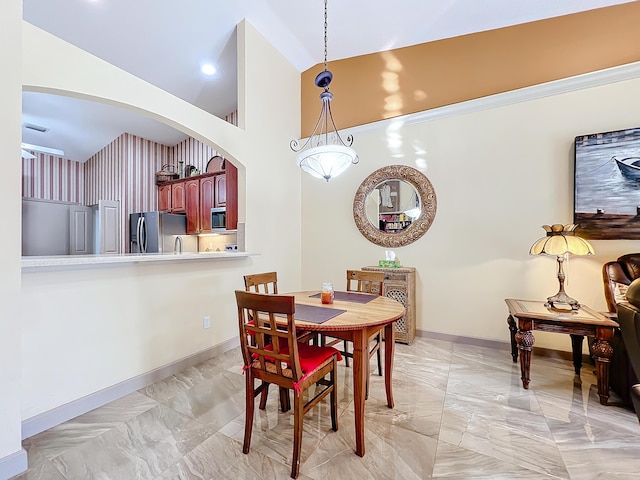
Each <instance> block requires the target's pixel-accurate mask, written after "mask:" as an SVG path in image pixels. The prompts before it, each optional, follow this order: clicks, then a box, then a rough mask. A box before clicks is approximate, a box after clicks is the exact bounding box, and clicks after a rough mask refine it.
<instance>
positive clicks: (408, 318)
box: [362, 266, 416, 345]
mask: <svg viewBox="0 0 640 480" xmlns="http://www.w3.org/2000/svg"><path fill="white" fill-rule="evenodd" d="M362 270H368V271H372V272H384V286H383V289H382V290H383V292H382V294H383V295H384V296H385V297H389V298H393V299H394V300H397V301H398V302H400V303H402V304H403V305H404V307H405V308H406V309H407V312H406V313H405V315H404V317H402V318H401V319H400V320H398V321H397V322H396V342H401V343H406V344H407V345H411V342H413V339H414V338H415V337H416V269H415V268H413V267H398V268H384V267H373V266H371V267H362Z"/></svg>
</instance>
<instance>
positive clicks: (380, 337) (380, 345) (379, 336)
mask: <svg viewBox="0 0 640 480" xmlns="http://www.w3.org/2000/svg"><path fill="white" fill-rule="evenodd" d="M376 342H378V350H377V351H376V354H377V356H378V376H380V377H381V376H382V356H381V355H380V349H381V348H382V335H381V334H380V333H378V336H377V337H376Z"/></svg>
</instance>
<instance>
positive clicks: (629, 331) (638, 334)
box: [618, 280, 640, 421]
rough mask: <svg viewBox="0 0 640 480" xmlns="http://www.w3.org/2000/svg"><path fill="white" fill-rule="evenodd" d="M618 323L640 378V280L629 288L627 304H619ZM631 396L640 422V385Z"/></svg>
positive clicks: (630, 358) (630, 359) (633, 388)
mask: <svg viewBox="0 0 640 480" xmlns="http://www.w3.org/2000/svg"><path fill="white" fill-rule="evenodd" d="M618 323H620V332H621V333H622V340H623V342H624V345H625V348H626V350H627V355H628V358H629V363H630V365H631V368H632V370H633V372H634V373H635V375H636V377H640V280H635V281H633V282H632V283H631V285H630V286H629V288H628V290H627V302H622V303H619V304H618ZM630 394H631V400H632V402H633V407H634V408H635V410H636V415H638V421H640V383H636V384H635V385H632V386H631V390H630Z"/></svg>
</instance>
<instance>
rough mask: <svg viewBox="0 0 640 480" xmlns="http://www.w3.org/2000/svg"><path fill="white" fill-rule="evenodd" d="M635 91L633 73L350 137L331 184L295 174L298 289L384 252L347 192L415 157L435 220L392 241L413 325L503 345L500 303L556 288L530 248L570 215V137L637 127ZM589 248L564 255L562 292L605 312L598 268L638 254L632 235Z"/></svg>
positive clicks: (557, 338)
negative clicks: (341, 170) (351, 155)
mask: <svg viewBox="0 0 640 480" xmlns="http://www.w3.org/2000/svg"><path fill="white" fill-rule="evenodd" d="M639 89H640V79H638V80H630V81H624V82H619V83H616V84H610V85H606V86H600V87H595V88H589V89H585V90H581V91H575V92H572V93H565V94H559V95H555V96H552V97H548V98H543V99H539V100H534V101H525V102H522V103H517V104H512V105H509V106H504V107H500V108H491V109H487V110H484V111H480V112H476V113H467V114H461V115H455V116H451V117H448V118H442V119H439V120H433V121H428V122H423V123H420V124H416V125H409V126H404V127H399V128H398V129H397V130H393V129H390V130H389V132H390V133H389V134H387V132H386V131H385V129H384V124H382V126H381V127H380V128H377V129H375V130H374V131H368V132H366V133H361V134H356V135H355V143H354V148H355V149H356V150H357V152H358V154H359V155H360V163H359V164H358V165H356V166H354V167H352V168H351V169H350V170H349V171H347V173H345V174H343V176H341V177H338V178H336V179H332V180H331V181H330V182H329V183H328V184H327V183H326V182H323V181H317V180H316V179H312V178H310V177H303V182H302V191H303V197H302V199H303V207H302V213H303V224H302V226H303V231H302V232H303V234H302V241H303V252H302V258H303V263H302V267H303V268H302V272H303V279H302V286H303V288H313V287H317V286H318V285H320V282H322V281H333V282H334V285H340V284H342V283H344V280H343V279H344V270H345V269H346V268H358V267H361V266H365V265H375V264H377V261H378V259H382V258H384V256H383V255H384V248H383V247H378V246H376V245H374V244H373V243H370V242H369V241H368V240H366V239H365V238H364V237H363V236H362V235H360V233H359V231H358V229H357V228H356V226H355V223H354V221H353V217H352V213H351V212H352V204H353V197H354V195H355V192H356V190H357V188H358V186H359V184H360V182H361V181H362V180H364V178H365V177H366V176H367V175H369V174H370V173H372V172H373V171H374V170H376V169H378V168H381V167H383V166H385V165H390V164H406V165H410V166H414V167H415V166H416V164H415V161H416V159H418V158H423V159H426V169H425V170H424V172H423V173H425V174H426V175H427V177H428V178H429V180H430V181H431V183H432V184H433V186H434V189H435V191H436V194H437V198H438V210H437V213H436V217H435V221H434V223H433V225H432V226H431V228H430V230H429V231H428V232H427V233H426V234H425V235H424V236H423V237H422V238H421V239H420V240H418V241H417V242H416V243H414V244H412V245H409V246H406V247H402V248H398V249H396V252H397V254H398V256H399V258H400V261H401V263H402V265H406V266H413V267H416V268H417V271H418V286H417V290H418V291H417V297H418V303H417V328H418V329H419V330H423V331H426V332H439V333H446V334H452V335H462V336H468V337H476V338H481V339H489V340H499V341H504V342H507V341H508V339H509V336H508V330H507V323H506V317H507V309H506V306H505V303H504V299H505V298H525V299H545V298H546V297H547V296H550V295H553V294H555V293H556V292H557V290H558V281H557V278H556V276H555V268H556V266H555V265H556V263H555V259H553V258H550V257H532V256H529V255H528V252H529V248H530V247H531V245H532V244H533V242H534V241H535V240H537V239H538V238H539V237H541V236H543V234H544V231H543V230H542V228H540V226H541V225H543V224H551V223H571V222H572V219H573V163H574V159H573V150H572V147H573V141H574V137H576V136H577V135H581V134H588V133H596V132H606V131H611V130H617V129H622V128H628V127H638V126H640V96H639V95H638V94H637V92H638V90H639ZM336 120H337V121H339V119H336ZM391 133H393V135H392V134H391ZM416 150H418V151H420V150H424V151H425V152H426V154H424V155H418V154H416V153H415V152H416ZM398 154H400V155H401V156H400V157H397V156H392V155H398ZM593 245H594V247H595V250H596V256H594V257H589V258H586V257H581V258H572V259H571V260H570V262H569V271H568V284H567V285H566V290H567V292H568V294H569V295H571V296H573V297H575V298H577V299H578V300H579V301H581V302H583V303H585V304H587V305H589V306H592V307H593V308H596V309H598V310H605V309H606V308H605V301H604V296H603V293H602V292H603V287H602V280H601V267H602V264H603V263H604V262H606V261H608V260H611V259H615V258H616V257H617V256H619V255H621V254H623V253H627V252H632V251H640V242H638V241H594V242H593ZM535 337H536V346H542V347H548V348H558V349H562V350H566V351H570V350H571V343H570V340H569V337H568V336H567V335H554V334H544V333H543V332H536V333H535ZM506 360H507V357H505V361H506Z"/></svg>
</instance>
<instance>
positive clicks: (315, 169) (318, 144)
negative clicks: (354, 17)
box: [291, 0, 359, 182]
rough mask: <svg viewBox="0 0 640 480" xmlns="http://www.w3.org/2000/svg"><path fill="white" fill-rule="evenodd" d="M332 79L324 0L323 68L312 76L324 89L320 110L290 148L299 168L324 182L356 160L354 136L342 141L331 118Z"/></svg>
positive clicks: (325, 1)
mask: <svg viewBox="0 0 640 480" xmlns="http://www.w3.org/2000/svg"><path fill="white" fill-rule="evenodd" d="M332 79H333V74H332V73H331V72H330V71H329V70H327V0H324V71H322V72H320V73H319V74H318V76H317V77H316V79H315V84H316V86H317V87H320V88H322V89H323V91H322V93H321V94H320V100H322V110H321V111H320V118H318V121H317V122H316V125H315V127H313V131H312V132H311V135H310V136H309V138H308V139H307V141H306V142H305V143H304V144H303V145H302V146H299V143H298V140H292V141H291V150H293V151H294V152H299V153H298V156H297V157H296V162H297V163H298V165H299V166H300V168H302V170H304V171H305V172H307V173H309V174H311V175H313V176H314V177H317V178H324V179H325V180H326V181H327V182H328V181H329V179H330V178H332V177H337V176H338V175H340V174H341V173H342V172H344V171H345V170H347V169H348V168H349V166H350V165H351V164H354V165H355V164H356V163H358V161H359V159H358V154H357V153H356V152H355V150H354V149H353V148H351V145H352V144H353V135H348V136H347V137H346V142H345V141H344V140H342V137H341V136H340V134H339V133H338V129H337V128H336V124H335V122H334V121H333V115H332V113H331V100H332V99H333V94H332V93H331V92H330V91H329V84H330V83H331V80H332Z"/></svg>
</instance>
